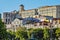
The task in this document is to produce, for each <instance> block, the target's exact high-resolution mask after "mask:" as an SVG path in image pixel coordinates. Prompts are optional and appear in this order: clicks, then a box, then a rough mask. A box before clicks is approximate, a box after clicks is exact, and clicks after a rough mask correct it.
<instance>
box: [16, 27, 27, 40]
mask: <svg viewBox="0 0 60 40" xmlns="http://www.w3.org/2000/svg"><path fill="white" fill-rule="evenodd" d="M16 38H20V40H26V39H27V38H28V36H27V31H26V28H23V27H20V28H19V29H18V30H17V31H16Z"/></svg>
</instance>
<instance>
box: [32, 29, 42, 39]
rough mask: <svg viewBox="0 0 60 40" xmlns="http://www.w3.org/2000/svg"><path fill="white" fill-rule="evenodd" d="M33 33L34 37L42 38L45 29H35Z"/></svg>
mask: <svg viewBox="0 0 60 40" xmlns="http://www.w3.org/2000/svg"><path fill="white" fill-rule="evenodd" d="M33 33H34V38H36V39H38V40H42V38H43V29H41V28H37V29H34V31H33Z"/></svg>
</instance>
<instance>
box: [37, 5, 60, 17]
mask: <svg viewBox="0 0 60 40" xmlns="http://www.w3.org/2000/svg"><path fill="white" fill-rule="evenodd" d="M38 12H39V14H41V15H45V16H53V17H54V18H60V16H59V15H60V5H56V6H44V7H40V8H38Z"/></svg>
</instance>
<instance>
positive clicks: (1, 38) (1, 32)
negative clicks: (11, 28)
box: [0, 19, 7, 40]
mask: <svg viewBox="0 0 60 40" xmlns="http://www.w3.org/2000/svg"><path fill="white" fill-rule="evenodd" d="M6 34H7V32H6V26H5V25H4V23H3V22H2V20H1V19H0V40H5V39H6V38H7V35H6Z"/></svg>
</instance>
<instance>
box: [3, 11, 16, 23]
mask: <svg viewBox="0 0 60 40" xmlns="http://www.w3.org/2000/svg"><path fill="white" fill-rule="evenodd" d="M16 14H17V13H16V11H13V12H4V13H3V22H4V23H5V24H11V22H12V21H13V20H14V19H15V18H16Z"/></svg>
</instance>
